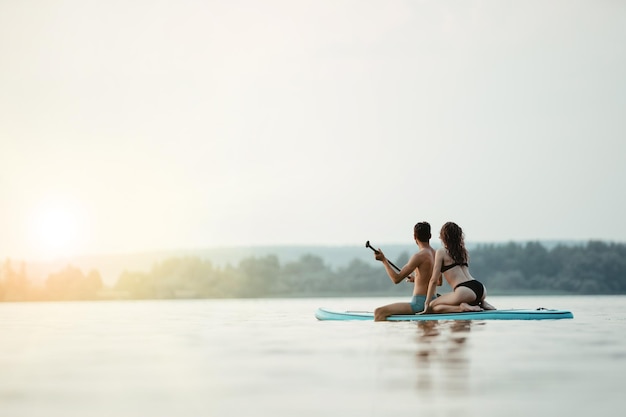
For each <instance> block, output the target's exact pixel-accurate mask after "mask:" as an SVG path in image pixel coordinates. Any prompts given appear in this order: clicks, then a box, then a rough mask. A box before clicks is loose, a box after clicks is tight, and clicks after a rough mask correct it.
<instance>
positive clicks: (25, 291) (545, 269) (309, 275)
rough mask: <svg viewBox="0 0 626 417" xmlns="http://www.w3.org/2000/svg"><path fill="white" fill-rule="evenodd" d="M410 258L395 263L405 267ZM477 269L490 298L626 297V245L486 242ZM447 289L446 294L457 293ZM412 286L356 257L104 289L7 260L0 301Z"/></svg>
mask: <svg viewBox="0 0 626 417" xmlns="http://www.w3.org/2000/svg"><path fill="white" fill-rule="evenodd" d="M409 256H410V254H409V253H408V252H404V253H401V254H400V255H399V256H398V258H397V259H393V260H392V261H393V262H394V263H395V264H397V265H404V264H405V263H406V262H407V261H408V258H409ZM470 271H471V273H472V275H474V277H475V278H477V279H479V280H481V281H482V282H483V283H484V284H485V285H486V287H487V289H488V291H489V294H491V295H494V294H500V295H504V294H626V244H622V243H606V242H602V241H589V242H587V243H585V244H581V245H576V246H571V245H570V246H568V245H556V246H554V247H552V248H550V249H548V248H546V247H545V246H544V245H542V244H541V243H539V242H529V243H523V244H520V243H513V242H512V243H508V244H483V245H477V246H475V247H473V248H472V250H471V251H470ZM449 290H450V288H449V287H447V286H446V287H443V288H441V289H440V291H439V292H446V291H449ZM410 293H411V286H410V284H405V283H401V284H398V285H394V284H393V283H392V282H391V281H390V280H389V278H388V277H387V275H386V273H385V271H384V268H383V267H382V265H381V264H379V263H376V264H372V263H371V262H370V263H367V262H364V261H363V260H360V259H353V260H352V261H351V262H349V263H348V264H346V265H344V266H339V267H331V266H330V265H328V264H327V263H326V262H325V261H324V259H323V258H322V257H319V256H315V255H311V254H308V255H307V254H305V255H302V256H301V257H300V258H299V259H297V260H294V261H289V262H286V263H281V262H280V260H279V258H278V256H277V255H265V256H260V257H254V256H252V257H248V258H245V259H242V260H241V261H240V262H239V263H238V264H237V265H236V266H231V265H226V266H216V265H214V264H213V263H212V262H211V261H209V260H205V259H202V258H201V257H194V256H186V257H172V258H168V259H164V260H163V261H160V262H157V263H155V264H154V265H153V266H152V268H151V269H150V270H149V271H124V272H122V273H121V274H120V275H119V278H118V279H117V281H116V282H115V283H114V284H113V285H108V286H107V285H104V284H103V281H102V279H101V277H100V274H99V272H98V271H97V270H92V271H89V272H87V273H84V272H83V271H81V270H80V269H78V268H75V267H73V266H71V265H68V266H66V267H65V268H63V269H61V270H60V271H58V272H56V273H53V274H50V275H49V276H48V277H47V279H46V280H45V282H44V283H43V284H38V285H35V284H34V283H32V282H31V280H29V278H28V274H27V271H26V267H25V265H24V264H23V263H20V264H14V263H13V262H12V261H10V260H6V261H4V263H3V264H2V267H1V268H0V301H55V300H112V299H131V300H135V299H173V298H259V297H313V296H344V297H349V296H390V295H394V296H395V295H398V296H405V297H408V296H409V295H410Z"/></svg>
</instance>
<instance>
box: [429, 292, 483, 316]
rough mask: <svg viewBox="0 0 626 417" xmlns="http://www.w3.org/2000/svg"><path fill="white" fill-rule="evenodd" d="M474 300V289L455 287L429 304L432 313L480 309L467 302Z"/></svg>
mask: <svg viewBox="0 0 626 417" xmlns="http://www.w3.org/2000/svg"><path fill="white" fill-rule="evenodd" d="M474 300H476V294H475V293H474V291H472V290H470V289H469V288H467V287H457V288H456V289H455V290H454V291H453V292H450V293H447V294H444V295H442V296H441V297H437V298H436V299H435V300H433V301H431V302H430V304H429V306H430V309H431V310H432V312H433V313H460V312H463V311H480V310H481V308H480V307H479V306H472V305H470V304H469V303H471V302H473V301H474Z"/></svg>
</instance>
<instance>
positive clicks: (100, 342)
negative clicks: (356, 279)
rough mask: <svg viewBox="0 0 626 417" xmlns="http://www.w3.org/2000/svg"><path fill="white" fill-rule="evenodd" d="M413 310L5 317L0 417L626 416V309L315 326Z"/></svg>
mask: <svg viewBox="0 0 626 417" xmlns="http://www.w3.org/2000/svg"><path fill="white" fill-rule="evenodd" d="M407 300H408V298H407ZM407 300H403V299H398V298H336V299H333V298H328V299H278V300H276V299H260V300H194V301H137V302H132V301H127V302H84V303H83V302H69V303H4V304H0V331H1V335H0V416H2V417H5V416H6V417H35V416H37V417H39V416H59V417H61V416H62V417H73V416H77V417H78V416H80V417H90V416H102V417H104V416H106V417H111V416H115V417H127V416H128V417H130V416H133V417H141V416H150V417H159V416H168V417H169V416H176V417H181V416H298V417H299V416H342V417H352V416H354V417H365V416H453V415H454V416H456V415H458V414H463V415H468V416H481V417H485V416H525V417H531V416H532V417H536V416H551V417H555V416H586V417H588V416H590V415H592V416H593V415H597V416H602V417H607V416H623V415H624V413H625V411H624V409H625V408H626V394H625V393H624V383H625V382H626V297H624V296H615V297H609V296H604V297H594V296H589V297H569V296H568V297H490V301H491V302H492V304H494V305H495V306H496V307H498V308H502V309H504V308H537V307H546V308H559V309H567V310H571V311H572V312H573V313H574V319H573V320H554V321H551V320H546V321H473V322H454V321H439V322H417V323H416V322H395V323H392V322H386V323H375V322H363V321H353V322H319V321H317V320H316V319H315V318H314V312H315V309H316V308H317V307H321V306H322V307H329V308H338V309H355V310H372V309H373V308H374V307H376V306H379V305H382V304H386V303H389V302H396V301H407Z"/></svg>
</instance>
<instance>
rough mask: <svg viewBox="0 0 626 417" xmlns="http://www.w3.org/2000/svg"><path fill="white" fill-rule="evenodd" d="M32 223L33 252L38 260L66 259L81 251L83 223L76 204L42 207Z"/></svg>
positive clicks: (83, 219) (46, 205)
mask: <svg viewBox="0 0 626 417" xmlns="http://www.w3.org/2000/svg"><path fill="white" fill-rule="evenodd" d="M31 221H32V223H31V237H32V249H33V250H34V252H35V253H37V254H38V256H39V257H43V258H55V257H67V256H70V255H74V254H76V253H77V252H79V251H80V249H81V248H80V246H81V244H82V243H83V239H84V237H85V233H84V227H85V223H86V222H85V216H84V213H83V211H82V210H80V207H79V205H78V204H75V203H72V202H69V201H54V202H46V203H43V204H41V205H40V206H39V207H38V208H37V210H36V211H35V212H34V214H33V216H32V220H31Z"/></svg>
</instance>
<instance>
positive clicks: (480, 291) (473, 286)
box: [454, 279, 485, 306]
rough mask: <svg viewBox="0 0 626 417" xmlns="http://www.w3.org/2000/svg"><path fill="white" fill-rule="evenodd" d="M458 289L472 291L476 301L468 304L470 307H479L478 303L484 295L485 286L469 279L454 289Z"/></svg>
mask: <svg viewBox="0 0 626 417" xmlns="http://www.w3.org/2000/svg"><path fill="white" fill-rule="evenodd" d="M459 287H467V288H469V289H470V290H472V291H474V294H476V299H475V300H474V301H472V302H471V303H469V304H470V305H473V306H477V305H480V303H481V302H482V301H483V295H484V294H485V286H484V285H483V284H482V283H481V282H480V281H476V280H475V279H470V280H469V281H465V282H462V283H460V284H459V285H457V286H456V287H454V289H455V290H456V289H457V288H459Z"/></svg>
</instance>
